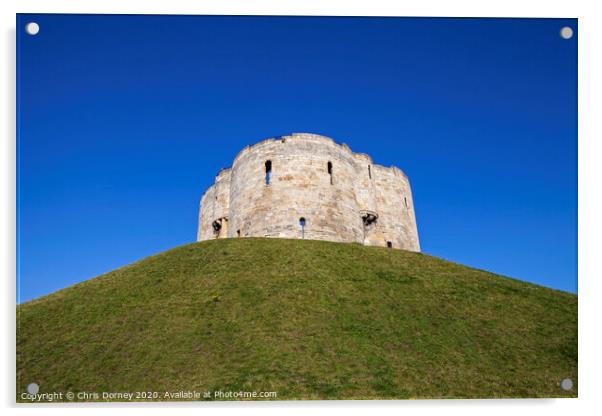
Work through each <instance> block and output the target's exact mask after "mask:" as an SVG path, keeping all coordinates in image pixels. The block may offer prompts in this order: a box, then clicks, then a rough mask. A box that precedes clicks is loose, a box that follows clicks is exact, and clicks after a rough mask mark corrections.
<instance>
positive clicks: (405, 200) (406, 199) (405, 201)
mask: <svg viewBox="0 0 602 416" xmlns="http://www.w3.org/2000/svg"><path fill="white" fill-rule="evenodd" d="M403 202H404V203H405V204H406V208H407V207H408V198H406V197H405V196H404V197H403Z"/></svg>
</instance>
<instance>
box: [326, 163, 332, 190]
mask: <svg viewBox="0 0 602 416" xmlns="http://www.w3.org/2000/svg"><path fill="white" fill-rule="evenodd" d="M327 166H328V175H329V176H330V184H331V185H332V162H330V161H329V162H328V165H327Z"/></svg>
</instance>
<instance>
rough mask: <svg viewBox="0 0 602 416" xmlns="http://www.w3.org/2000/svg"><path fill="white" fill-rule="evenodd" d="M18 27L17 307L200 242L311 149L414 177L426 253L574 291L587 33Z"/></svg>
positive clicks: (124, 20)
mask: <svg viewBox="0 0 602 416" xmlns="http://www.w3.org/2000/svg"><path fill="white" fill-rule="evenodd" d="M28 21H36V22H38V23H39V25H40V32H39V34H38V35H36V36H29V35H27V34H25V33H24V31H23V30H22V28H23V27H24V25H25V23H26V22H28ZM563 26H570V27H572V28H573V30H574V32H575V36H574V37H573V38H572V39H570V40H565V39H562V38H561V37H560V35H559V31H560V28H561V27H563ZM17 28H18V29H17V42H18V49H17V54H18V61H17V65H18V69H17V72H18V111H17V113H18V114H17V116H18V141H19V143H18V170H19V171H18V181H19V184H18V185H19V186H18V200H17V204H18V221H19V224H18V231H19V235H18V243H19V247H18V256H19V258H18V273H19V279H20V280H19V282H18V283H19V284H18V300H19V301H26V300H29V299H32V298H35V297H38V296H41V295H44V294H48V293H50V292H53V291H55V290H57V289H60V288H63V287H66V286H68V285H71V284H73V283H76V282H79V281H82V280H84V279H87V278H90V277H93V276H96V275H98V274H101V273H104V272H107V271H110V270H112V269H115V268H117V267H120V266H123V265H125V264H128V263H131V262H133V261H135V260H138V259H141V258H143V257H145V256H148V255H151V254H154V253H157V252H160V251H163V250H166V249H169V248H172V247H175V246H178V245H181V244H185V243H189V242H192V241H194V240H195V237H196V226H197V210H198V203H199V199H200V197H201V195H202V194H203V192H204V191H205V189H206V188H207V187H208V186H210V185H211V184H212V182H213V180H214V177H215V174H216V173H217V172H218V170H219V169H220V168H221V167H226V166H229V164H230V163H231V161H232V159H233V158H234V156H235V155H236V153H237V152H238V151H239V150H240V149H241V148H242V147H244V146H245V145H247V144H251V143H254V142H256V141H259V140H261V139H264V138H267V137H271V136H277V135H283V134H288V133H291V132H299V131H302V132H314V133H320V134H324V135H327V136H330V137H332V138H334V139H335V140H336V141H338V142H344V143H347V144H348V145H349V146H350V147H351V148H352V149H353V150H354V151H356V152H365V153H368V154H370V155H371V156H372V157H373V159H374V161H375V162H376V163H379V164H383V165H386V166H388V165H396V166H399V167H400V168H401V169H403V170H404V171H405V172H406V173H407V174H408V175H409V177H410V180H411V183H412V186H413V190H414V199H415V208H416V214H417V220H418V228H419V234H420V239H421V245H422V249H423V251H424V252H426V253H428V254H432V255H435V256H439V257H443V258H445V259H449V260H453V261H456V262H459V263H464V264H467V265H470V266H474V267H478V268H482V269H486V270H489V271H493V272H496V273H500V274H504V275H507V276H511V277H515V278H519V279H521V280H527V281H530V282H534V283H537V284H541V285H544V286H548V287H552V288H557V289H561V290H566V291H571V292H576V290H577V239H576V237H577V20H576V19H427V18H379V19H376V18H301V17H219V16H217V17H210V16H108V15H107V16H95V15H18V17H17Z"/></svg>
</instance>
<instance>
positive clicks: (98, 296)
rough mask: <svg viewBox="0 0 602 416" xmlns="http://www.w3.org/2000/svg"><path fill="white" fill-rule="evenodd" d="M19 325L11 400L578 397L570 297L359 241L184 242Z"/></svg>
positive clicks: (22, 314)
mask: <svg viewBox="0 0 602 416" xmlns="http://www.w3.org/2000/svg"><path fill="white" fill-rule="evenodd" d="M17 319H18V322H17V392H18V393H17V394H18V397H17V400H18V401H28V400H25V399H23V398H22V397H21V392H23V391H25V389H26V387H27V385H28V384H29V383H32V382H35V383H37V384H39V386H40V393H44V392H63V393H66V392H74V393H75V394H77V393H78V392H84V391H85V392H96V393H98V394H99V397H96V398H95V397H94V396H92V397H88V398H82V399H80V400H103V399H109V400H115V399H117V397H108V398H107V397H104V398H103V396H102V392H133V393H134V392H156V393H153V395H154V396H151V397H150V398H151V399H155V400H169V399H170V398H175V399H178V398H180V399H181V398H182V397H183V398H188V399H195V400H206V399H224V398H225V399H228V398H230V399H231V398H232V397H228V396H227V394H224V395H217V396H216V395H214V394H213V392H216V391H221V392H241V391H242V392H253V391H255V392H276V393H277V399H403V398H469V397H472V398H476V397H479V398H495V397H575V396H576V395H577V385H576V380H577V297H576V296H575V295H572V294H568V293H564V292H559V291H555V290H551V289H547V288H544V287H540V286H536V285H532V284H528V283H524V282H520V281H517V280H513V279H509V278H505V277H502V276H499V275H495V274H491V273H487V272H484V271H481V270H476V269H472V268H469V267H464V266H461V265H458V264H455V263H450V262H447V261H444V260H441V259H438V258H435V257H431V256H428V255H424V254H419V253H411V252H406V251H401V250H390V249H386V248H376V247H364V246H360V245H357V244H340V243H330V242H322V241H303V240H277V239H258V238H241V239H228V240H216V241H208V242H203V243H194V244H189V245H185V246H181V247H178V248H175V249H173V250H169V251H166V252H163V253H161V254H157V255H155V256H152V257H148V258H146V259H144V260H141V261H139V262H137V263H134V264H132V265H129V266H126V267H123V268H121V269H118V270H115V271H113V272H110V273H107V274H105V275H102V276H99V277H97V278H94V279H91V280H88V281H86V282H83V283H80V284H77V285H74V286H71V287H69V288H66V289H64V290H60V291H58V292H56V293H53V294H51V295H49V296H45V297H42V298H39V299H36V300H33V301H31V302H27V303H24V304H21V305H19V306H18V307H17ZM564 378H570V379H572V380H573V382H574V383H575V385H574V387H573V389H572V390H570V391H564V390H562V389H561V388H560V387H559V382H560V381H561V380H562V379H564ZM181 391H183V392H185V393H184V394H182V395H178V394H176V393H177V392H181ZM191 391H196V392H200V393H201V394H202V393H203V392H212V394H211V397H203V396H201V397H200V398H199V397H194V396H192V397H187V396H186V392H191ZM166 393H169V394H175V395H174V396H166ZM146 396H147V395H144V396H140V395H138V396H137V397H136V396H134V397H133V400H145V399H147V397H146ZM155 396H156V397H155ZM59 400H61V399H59ZM75 400H77V396H76V398H75Z"/></svg>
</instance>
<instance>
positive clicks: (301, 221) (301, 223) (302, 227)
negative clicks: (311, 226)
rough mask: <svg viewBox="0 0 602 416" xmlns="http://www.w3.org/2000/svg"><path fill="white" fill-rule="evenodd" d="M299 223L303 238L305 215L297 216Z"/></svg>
mask: <svg viewBox="0 0 602 416" xmlns="http://www.w3.org/2000/svg"><path fill="white" fill-rule="evenodd" d="M299 225H300V226H301V238H305V217H301V218H299Z"/></svg>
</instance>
